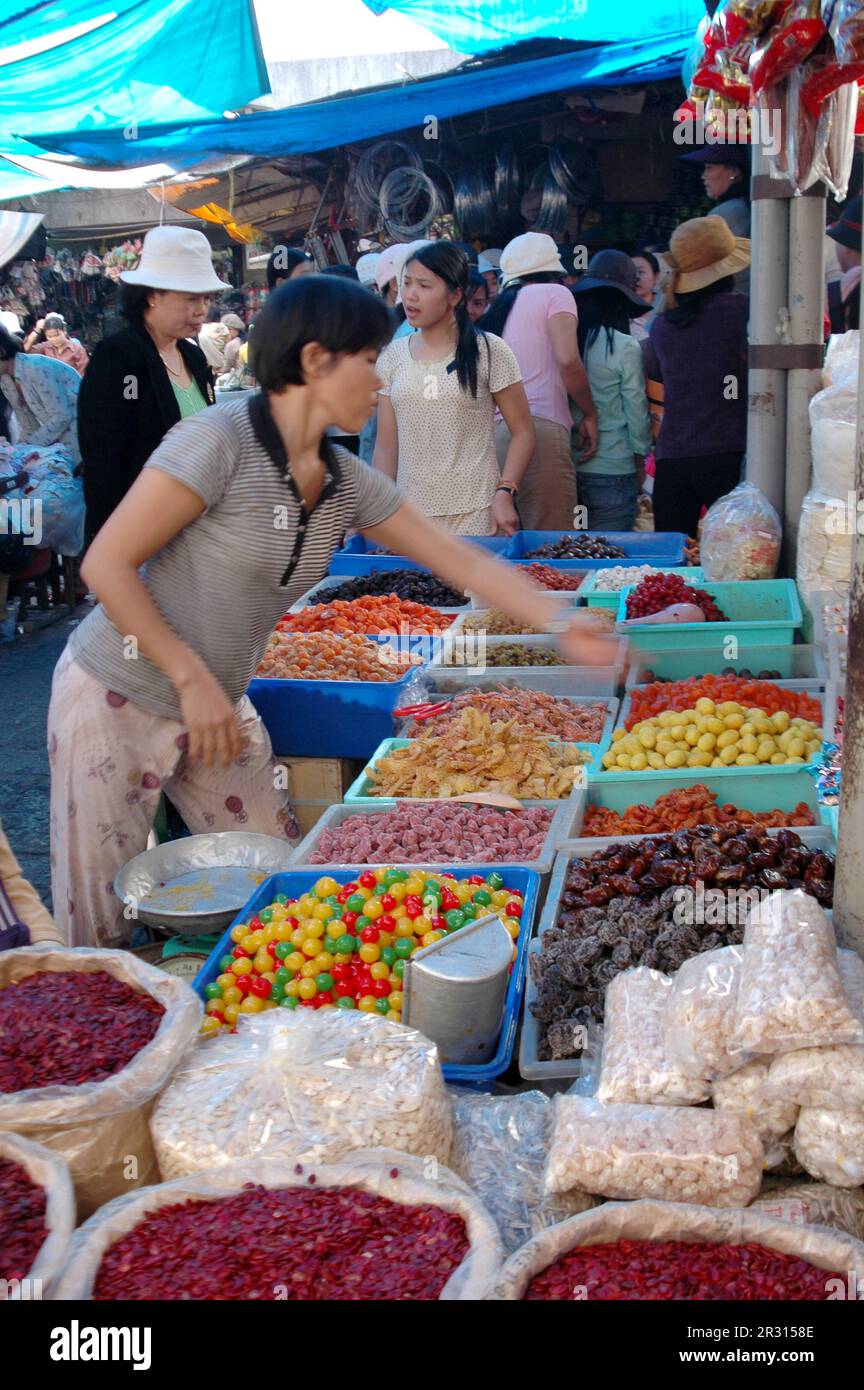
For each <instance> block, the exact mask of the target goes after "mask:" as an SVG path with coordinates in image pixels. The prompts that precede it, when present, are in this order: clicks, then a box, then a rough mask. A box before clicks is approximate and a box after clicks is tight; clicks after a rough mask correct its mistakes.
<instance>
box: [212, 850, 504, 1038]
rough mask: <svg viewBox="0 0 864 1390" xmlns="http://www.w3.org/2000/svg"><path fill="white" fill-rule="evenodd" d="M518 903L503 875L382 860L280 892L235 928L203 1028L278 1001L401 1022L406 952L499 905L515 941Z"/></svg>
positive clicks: (229, 1025) (234, 1019)
mask: <svg viewBox="0 0 864 1390" xmlns="http://www.w3.org/2000/svg"><path fill="white" fill-rule="evenodd" d="M523 907H524V902H523V898H522V894H521V893H519V892H517V891H516V890H515V889H512V890H511V889H509V888H507V887H506V885H505V882H504V879H503V878H502V877H501V875H500V874H499V873H495V872H493V873H490V874H488V875H487V876H486V877H485V878H484V877H483V875H482V874H471V875H470V876H468V877H465V878H462V879H458V880H457V879H456V878H455V877H454V876H453V875H451V874H444V873H440V874H439V873H431V872H430V871H428V870H426V869H420V868H416V869H412V870H410V871H409V870H407V869H388V868H385V867H383V866H381V865H379V866H377V867H376V868H374V869H370V870H369V871H368V872H366V873H363V874H361V875H360V876H359V878H358V879H357V882H356V883H353V882H352V883H346V884H340V883H337V882H336V880H335V879H333V878H330V877H329V876H327V875H325V876H324V877H322V878H319V879H318V881H317V883H315V884H314V885H313V887H312V888H311V889H310V890H309V892H308V893H303V894H302V895H301V896H300V897H299V898H288V896H287V894H285V893H278V894H277V895H276V898H275V899H274V901H273V902H272V903H270V904H269V906H267V907H264V908H261V909H260V910H259V911H258V912H255V913H253V914H252V916H251V917H250V918H249V920H248V921H246V922H239V923H238V924H237V925H236V926H234V927H232V928H231V933H230V937H231V941H232V942H233V943H234V944H233V948H232V949H231V950H230V951H227V950H226V953H225V955H224V956H222V958H221V960H220V961H219V967H220V974H219V975H218V976H217V978H216V979H215V980H214V981H213V982H212V983H211V984H209V985H207V986H206V987H205V994H206V998H207V1004H206V1006H205V1008H206V1016H205V1018H204V1020H203V1022H202V1024H201V1032H202V1033H203V1034H205V1035H210V1034H213V1033H218V1032H220V1031H221V1030H222V1029H223V1028H224V1027H227V1028H229V1029H230V1028H234V1027H235V1026H236V1023H237V1019H238V1017H239V1016H240V1015H241V1014H257V1013H262V1012H264V1011H265V1010H267V1009H275V1008H276V1007H277V1006H280V1007H281V1008H283V1009H296V1008H297V1007H298V1005H299V1006H303V1007H306V1008H312V1009H321V1008H324V1007H325V1006H333V1005H335V1006H336V1007H337V1008H340V1009H354V1008H357V1009H359V1010H360V1011H361V1012H362V1013H378V1014H383V1015H384V1016H385V1017H386V1018H390V1019H393V1020H395V1021H397V1022H398V1021H399V1019H400V1018H401V1016H402V976H403V974H404V971H405V961H406V960H407V959H408V958H409V956H412V955H413V954H414V952H415V951H418V950H420V948H421V946H431V945H432V944H433V943H434V942H435V941H440V939H441V937H442V936H445V935H449V934H450V933H451V932H454V931H458V929H459V928H460V927H463V926H464V925H465V923H466V922H473V921H474V920H475V918H477V917H478V916H481V915H483V914H486V913H489V912H495V911H497V912H498V914H499V916H500V917H501V920H502V921H503V923H504V926H505V927H506V928H507V930H508V932H509V933H510V935H511V936H512V937H513V939H514V941H515V939H516V938H517V937H518V935H519V932H520V929H521V917H522V911H523ZM514 955H515V948H514Z"/></svg>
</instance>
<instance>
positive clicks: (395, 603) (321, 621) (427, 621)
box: [276, 594, 454, 635]
mask: <svg viewBox="0 0 864 1390" xmlns="http://www.w3.org/2000/svg"><path fill="white" fill-rule="evenodd" d="M453 621H454V618H453V614H451V613H441V612H439V610H438V609H437V608H430V607H428V605H426V604H424V603H412V602H411V601H410V600H409V599H401V598H397V597H396V596H395V595H394V594H390V595H386V594H384V595H379V596H377V597H376V596H374V595H368V596H367V597H366V598H355V599H351V600H350V601H349V602H343V601H342V600H339V599H337V601H336V602H335V603H313V604H311V605H310V606H309V607H308V608H301V610H300V612H299V613H286V614H285V617H284V618H282V619H281V620H280V621H279V622H278V623H277V624H276V629H277V631H281V632H341V633H351V632H356V633H360V634H361V635H362V634H363V633H364V632H397V633H401V632H403V631H404V632H408V633H411V634H416V633H420V634H422V633H427V634H428V633H433V632H444V631H445V630H446V629H447V628H448V627H450V626H451V625H452V623H453Z"/></svg>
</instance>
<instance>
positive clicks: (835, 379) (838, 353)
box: [810, 328, 861, 420]
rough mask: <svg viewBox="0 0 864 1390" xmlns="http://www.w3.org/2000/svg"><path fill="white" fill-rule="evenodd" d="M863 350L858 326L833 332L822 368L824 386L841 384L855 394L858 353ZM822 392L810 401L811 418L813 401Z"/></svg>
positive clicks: (816, 399)
mask: <svg viewBox="0 0 864 1390" xmlns="http://www.w3.org/2000/svg"><path fill="white" fill-rule="evenodd" d="M860 351H861V334H860V331H859V330H858V329H857V328H850V329H849V330H848V332H846V333H832V334H831V337H830V338H829V339H828V347H827V349H826V352H825V365H824V366H823V368H822V385H823V386H824V387H829V386H840V387H842V388H843V389H844V390H846V391H851V392H852V393H853V394H855V393H856V391H857V386H858V354H859V353H860ZM820 395H821V392H818V391H817V393H816V395H815V396H814V397H813V400H812V401H811V402H810V410H811V420H812V418H813V417H812V410H813V403H814V402H815V401H818V400H819V397H820Z"/></svg>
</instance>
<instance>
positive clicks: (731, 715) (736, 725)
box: [602, 699, 823, 772]
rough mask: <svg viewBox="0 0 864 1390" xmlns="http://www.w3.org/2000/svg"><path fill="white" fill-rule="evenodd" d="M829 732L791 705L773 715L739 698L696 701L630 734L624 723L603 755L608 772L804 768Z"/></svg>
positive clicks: (642, 724) (645, 722) (643, 722)
mask: <svg viewBox="0 0 864 1390" xmlns="http://www.w3.org/2000/svg"><path fill="white" fill-rule="evenodd" d="M822 738H823V733H822V730H821V729H820V728H814V726H813V725H812V724H811V723H810V721H809V719H798V718H797V717H796V718H794V719H790V718H789V715H788V714H787V713H786V711H785V710H778V711H777V713H776V714H771V715H769V714H767V713H766V712H765V710H763V709H756V708H754V709H745V708H744V707H743V706H742V705H739V704H738V703H737V701H735V700H728V701H724V703H722V704H719V705H717V704H715V703H714V701H713V700H708V699H703V700H698V701H697V702H696V706H695V708H694V709H684V710H674V711H673V710H667V711H666V712H665V713H664V714H658V715H656V716H654V717H652V718H651V719H643V720H640V722H639V723H638V724H634V725H633V728H632V730H631V731H630V732H629V733H628V732H627V731H626V729H623V728H618V729H616V730H615V731H614V733H613V734H612V746H611V748H610V749H609V751H608V752H607V753H604V754H603V759H602V761H603V766H604V768H605V769H606V770H607V772H631V771H632V772H644V771H645V770H646V769H653V770H654V771H655V772H660V771H665V769H667V768H678V767H703V768H704V767H758V766H759V765H760V764H768V763H770V764H772V765H773V766H775V767H782V766H786V765H788V764H797V765H798V766H801V767H803V766H804V765H805V764H806V762H807V761H808V760H809V759H812V758H815V757H816V755H817V754H818V753H819V750H820V749H821V747H822Z"/></svg>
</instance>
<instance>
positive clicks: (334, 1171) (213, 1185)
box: [52, 1010, 502, 1302]
mask: <svg viewBox="0 0 864 1390" xmlns="http://www.w3.org/2000/svg"><path fill="white" fill-rule="evenodd" d="M309 1012H311V1010H310V1011H309ZM297 1163H298V1156H297V1155H287V1156H282V1157H279V1158H276V1157H270V1156H268V1157H260V1158H256V1159H254V1160H252V1161H250V1162H248V1163H234V1164H231V1165H229V1166H226V1167H224V1168H220V1169H218V1170H214V1171H212V1172H209V1173H195V1174H191V1175H189V1176H188V1177H185V1178H178V1179H176V1181H174V1182H166V1183H161V1184H160V1185H159V1186H157V1187H148V1188H145V1190H144V1191H143V1192H133V1193H130V1194H129V1195H128V1196H125V1197H118V1198H117V1199H116V1201H113V1202H109V1203H108V1204H107V1206H104V1207H102V1209H101V1211H98V1212H96V1214H95V1215H94V1216H92V1217H91V1218H90V1220H89V1221H86V1222H85V1223H84V1225H83V1226H82V1227H81V1228H80V1229H79V1230H78V1231H77V1232H76V1234H75V1236H74V1238H73V1241H72V1245H71V1248H70V1251H69V1258H68V1260H67V1263H66V1267H65V1269H64V1271H63V1276H62V1278H61V1279H60V1281H59V1282H58V1284H57V1285H56V1286H55V1289H54V1290H53V1294H52V1296H53V1298H55V1299H56V1300H58V1301H59V1300H71V1301H74V1302H77V1301H80V1300H81V1299H89V1298H90V1297H91V1296H92V1292H93V1285H94V1283H95V1281H96V1276H97V1275H98V1273H99V1267H100V1265H101V1263H102V1257H103V1255H104V1254H105V1251H106V1250H107V1249H108V1248H109V1246H111V1245H113V1244H114V1243H115V1241H117V1240H119V1238H120V1237H121V1236H124V1235H126V1234H127V1233H128V1232H129V1231H132V1230H134V1228H135V1227H136V1226H137V1225H139V1224H140V1222H141V1221H143V1220H144V1218H145V1217H146V1216H147V1215H149V1213H150V1212H153V1211H158V1210H159V1209H160V1208H161V1207H166V1206H174V1205H177V1204H178V1203H180V1202H188V1201H196V1200H200V1199H202V1198H204V1199H206V1198H211V1199H216V1198H218V1197H228V1196H232V1195H233V1194H234V1193H235V1192H239V1191H240V1190H241V1188H243V1187H244V1186H246V1185H247V1184H249V1183H252V1184H263V1186H265V1187H268V1188H283V1187H306V1186H307V1184H308V1181H309V1174H308V1171H304V1172H302V1173H297V1172H296V1171H295V1164H297ZM301 1166H302V1165H301ZM396 1169H398V1173H397V1176H396V1177H395V1178H394V1177H393V1176H392V1173H393V1171H394V1170H396ZM314 1174H315V1185H316V1187H317V1188H322V1187H357V1188H360V1189H361V1190H362V1191H364V1192H373V1193H375V1194H376V1196H380V1197H386V1198H387V1199H388V1200H389V1201H391V1202H399V1203H401V1204H403V1205H406V1206H436V1207H441V1208H442V1209H443V1210H444V1211H449V1212H455V1213H456V1214H457V1215H458V1216H461V1217H462V1219H463V1221H464V1222H465V1226H466V1229H467V1235H468V1240H469V1242H470V1248H469V1251H468V1254H467V1256H466V1257H465V1259H464V1260H463V1262H462V1264H461V1265H460V1266H459V1268H458V1269H457V1270H456V1271H455V1272H454V1273H453V1274H452V1275H451V1276H450V1278H449V1279H448V1281H447V1283H446V1284H445V1286H444V1289H443V1291H442V1293H441V1295H440V1297H441V1299H443V1300H452V1299H460V1300H474V1299H478V1298H482V1297H483V1296H484V1294H485V1293H487V1292H488V1290H489V1287H490V1284H491V1282H492V1281H494V1279H495V1277H496V1276H497V1274H498V1271H499V1269H500V1266H501V1257H502V1251H501V1243H500V1241H499V1239H498V1233H497V1231H496V1229H495V1223H494V1222H493V1220H492V1218H491V1217H490V1216H489V1213H488V1212H487V1211H486V1210H485V1208H484V1207H483V1206H482V1205H481V1204H480V1202H478V1200H477V1198H476V1197H475V1196H474V1194H473V1193H472V1192H471V1191H470V1190H469V1189H468V1188H467V1187H466V1186H465V1184H464V1183H463V1182H462V1181H461V1180H460V1179H459V1178H457V1177H456V1175H455V1174H454V1173H451V1172H450V1171H449V1170H448V1169H446V1168H444V1169H442V1168H439V1169H438V1172H437V1176H436V1178H435V1180H434V1181H432V1180H430V1179H428V1178H426V1177H425V1176H424V1164H423V1162H422V1161H421V1160H418V1159H410V1158H408V1157H407V1156H406V1155H405V1154H404V1153H396V1152H394V1151H392V1150H388V1149H370V1150H368V1151H366V1152H360V1151H358V1152H356V1153H353V1154H351V1155H349V1156H348V1157H346V1159H345V1160H344V1161H343V1162H341V1163H333V1164H322V1165H320V1166H317V1165H316V1167H315V1170H314ZM182 1296H183V1290H182V1289H178V1290H177V1297H178V1298H181V1299H182ZM274 1297H275V1294H274Z"/></svg>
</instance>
